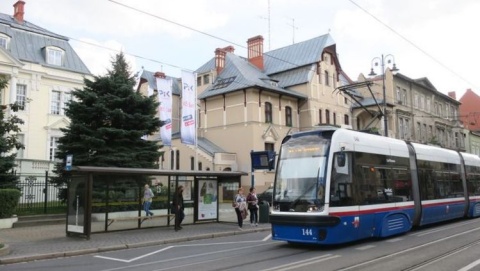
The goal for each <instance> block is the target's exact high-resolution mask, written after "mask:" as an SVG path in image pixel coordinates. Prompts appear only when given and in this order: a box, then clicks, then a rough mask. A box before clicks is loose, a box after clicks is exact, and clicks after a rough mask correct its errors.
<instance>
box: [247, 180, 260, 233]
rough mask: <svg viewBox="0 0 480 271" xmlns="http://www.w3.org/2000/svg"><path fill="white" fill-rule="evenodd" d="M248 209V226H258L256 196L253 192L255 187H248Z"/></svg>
mask: <svg viewBox="0 0 480 271" xmlns="http://www.w3.org/2000/svg"><path fill="white" fill-rule="evenodd" d="M247 203H248V210H249V211H250V226H252V227H253V226H255V227H257V226H258V198H257V193H255V187H250V193H249V194H248V196H247Z"/></svg>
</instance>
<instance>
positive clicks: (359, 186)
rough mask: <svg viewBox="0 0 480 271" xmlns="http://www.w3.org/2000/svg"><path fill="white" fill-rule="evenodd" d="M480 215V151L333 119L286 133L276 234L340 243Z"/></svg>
mask: <svg viewBox="0 0 480 271" xmlns="http://www.w3.org/2000/svg"><path fill="white" fill-rule="evenodd" d="M467 216H468V217H476V216H480V158H479V157H478V156H476V155H472V154H466V153H459V152H456V151H452V150H447V149H443V148H439V147H434V146H427V145H422V144H416V143H409V142H405V141H402V140H397V139H392V138H386V137H382V136H377V135H372V134H367V133H362V132H356V131H351V130H346V129H340V128H335V127H324V128H321V129H318V130H314V131H308V132H299V133H295V134H292V135H288V136H287V137H285V138H284V140H283V142H282V146H281V149H280V153H279V159H278V165H277V171H276V175H275V182H274V198H273V208H272V212H271V214H270V223H271V225H272V239H274V240H283V241H288V242H294V243H312V244H339V243H346V242H351V241H355V240H359V239H364V238H369V237H386V236H391V235H395V234H400V233H404V232H407V231H409V230H410V229H411V228H412V227H414V226H421V225H427V224H431V223H437V222H440V221H446V220H450V219H455V218H461V217H467Z"/></svg>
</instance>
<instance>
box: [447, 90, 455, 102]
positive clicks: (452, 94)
mask: <svg viewBox="0 0 480 271" xmlns="http://www.w3.org/2000/svg"><path fill="white" fill-rule="evenodd" d="M448 96H449V97H450V98H452V99H454V100H456V99H457V94H456V93H455V91H450V92H448Z"/></svg>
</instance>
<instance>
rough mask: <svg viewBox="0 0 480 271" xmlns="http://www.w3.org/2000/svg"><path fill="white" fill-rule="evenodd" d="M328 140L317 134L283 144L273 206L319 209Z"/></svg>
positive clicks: (292, 208)
mask: <svg viewBox="0 0 480 271" xmlns="http://www.w3.org/2000/svg"><path fill="white" fill-rule="evenodd" d="M329 145H330V143H329V141H328V140H325V139H323V138H321V137H319V136H318V135H308V136H304V137H299V138H292V139H290V140H289V141H287V142H285V143H284V144H283V145H282V150H281V154H280V158H279V159H280V160H279V164H278V168H277V175H276V179H275V191H274V192H275V195H274V202H273V208H274V209H275V210H276V211H286V212H318V211H322V210H323V205H324V203H325V169H326V163H327V153H328V147H329Z"/></svg>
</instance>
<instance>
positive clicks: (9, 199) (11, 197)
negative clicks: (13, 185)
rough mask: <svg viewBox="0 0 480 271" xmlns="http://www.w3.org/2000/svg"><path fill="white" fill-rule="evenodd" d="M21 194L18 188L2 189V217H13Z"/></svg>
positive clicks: (0, 207) (0, 200)
mask: <svg viewBox="0 0 480 271" xmlns="http://www.w3.org/2000/svg"><path fill="white" fill-rule="evenodd" d="M20 196H21V193H20V191H19V190H18V189H0V218H10V217H12V215H13V214H14V213H15V208H17V205H18V200H19V199H20Z"/></svg>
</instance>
